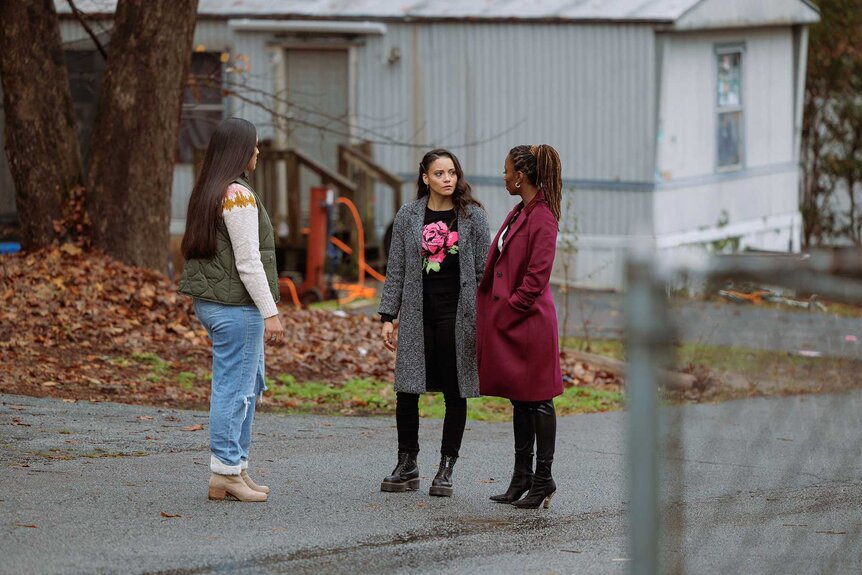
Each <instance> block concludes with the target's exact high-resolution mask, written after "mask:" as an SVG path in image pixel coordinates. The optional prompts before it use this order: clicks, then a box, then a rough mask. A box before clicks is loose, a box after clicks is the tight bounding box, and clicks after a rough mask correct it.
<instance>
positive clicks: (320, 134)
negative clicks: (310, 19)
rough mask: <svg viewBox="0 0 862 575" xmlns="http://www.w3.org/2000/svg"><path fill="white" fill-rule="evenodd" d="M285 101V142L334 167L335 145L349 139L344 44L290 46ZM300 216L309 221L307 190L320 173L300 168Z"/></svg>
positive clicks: (335, 162) (346, 53)
mask: <svg viewBox="0 0 862 575" xmlns="http://www.w3.org/2000/svg"><path fill="white" fill-rule="evenodd" d="M285 63H286V66H287V70H286V84H287V100H288V101H289V102H290V103H291V105H290V106H289V107H288V114H289V115H290V117H292V118H294V120H295V121H293V122H291V123H290V126H289V133H288V145H289V146H290V147H292V148H298V149H300V150H302V151H303V152H305V153H306V154H308V155H309V156H311V157H312V158H314V159H315V160H317V161H318V162H320V163H322V164H323V165H324V166H326V167H327V168H330V169H331V170H333V171H337V169H338V144H341V143H346V142H348V141H349V133H350V125H349V122H350V109H349V108H350V106H349V102H350V97H349V90H348V77H349V73H348V52H347V50H346V49H330V50H323V49H293V48H288V49H287V50H286V54H285ZM300 173H301V175H300V185H301V186H302V188H301V189H302V194H301V198H302V204H301V220H302V221H303V222H307V221H308V220H307V217H308V197H309V193H308V190H309V188H310V187H311V186H313V185H318V181H319V180H318V178H317V177H316V176H315V175H313V174H309V173H307V171H306V170H301V172H300Z"/></svg>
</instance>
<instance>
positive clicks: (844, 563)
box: [0, 392, 862, 575]
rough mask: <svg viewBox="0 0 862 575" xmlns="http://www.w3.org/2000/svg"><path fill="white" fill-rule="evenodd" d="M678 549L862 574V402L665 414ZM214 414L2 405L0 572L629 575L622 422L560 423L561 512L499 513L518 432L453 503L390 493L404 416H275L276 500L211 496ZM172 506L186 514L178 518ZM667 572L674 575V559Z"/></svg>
mask: <svg viewBox="0 0 862 575" xmlns="http://www.w3.org/2000/svg"><path fill="white" fill-rule="evenodd" d="M663 417H664V421H665V423H666V427H665V429H668V430H676V431H677V432H678V433H672V434H667V435H666V437H677V438H682V440H683V444H684V446H683V447H682V448H681V450H680V451H678V452H668V453H667V457H665V458H664V462H665V465H666V467H665V473H664V475H663V481H662V486H663V492H664V496H663V497H664V501H665V503H666V505H665V506H664V515H663V525H664V531H663V539H662V542H663V557H664V559H665V561H666V565H667V566H670V565H672V564H673V563H674V562H678V563H679V564H680V565H681V566H682V568H683V572H687V573H698V574H701V573H781V574H792V573H800V574H802V573H804V574H811V573H824V574H826V573H828V574H830V575H836V574H847V575H850V574H853V575H858V574H859V573H860V572H862V392H856V393H854V394H851V395H843V396H807V397H798V398H783V399H768V400H766V399H757V400H746V401H739V402H729V403H725V404H721V405H700V406H688V407H682V408H668V409H665V410H664V411H663ZM206 422H207V418H206V414H205V413H202V412H193V411H178V410H176V411H174V410H164V409H157V408H149V407H138V406H127V405H119V404H107V403H100V404H91V403H89V402H79V403H65V402H62V401H58V400H43V399H33V398H28V397H21V396H8V395H6V396H3V395H0V430H2V434H0V443H1V444H2V445H0V447H2V449H0V463H2V465H0V557H2V561H0V573H8V574H16V575H17V574H22V573H39V574H43V573H44V574H54V573H82V574H83V573H87V574H91V573H124V574H125V573H147V574H153V573H164V574H168V573H171V574H183V575H185V574H189V575H191V574H207V573H234V572H242V573H265V574H270V573H408V572H409V573H415V574H421V573H439V572H447V573H489V574H490V573H523V572H525V571H526V572H541V573H589V574H605V573H608V574H611V573H614V574H616V573H625V572H627V570H628V568H629V567H630V563H629V557H628V551H627V539H626V533H627V527H626V499H627V495H626V485H625V484H626V472H625V456H624V453H625V443H624V441H625V414H623V413H609V414H594V415H582V416H573V417H567V418H561V419H560V421H559V435H558V446H557V459H556V463H555V467H554V470H555V477H556V480H557V483H558V485H559V492H558V494H557V496H556V497H555V498H554V500H553V503H552V505H551V508H550V509H548V510H538V511H521V510H517V509H514V508H512V507H510V506H503V505H498V504H494V503H492V502H490V501H488V496H489V495H491V494H493V493H496V492H498V491H499V490H501V489H503V488H504V487H505V485H506V483H507V481H508V473H509V469H510V467H511V455H510V442H511V431H510V428H509V426H508V425H506V424H483V423H477V422H469V423H468V430H467V433H466V436H465V440H464V445H463V448H462V457H461V459H460V460H459V461H458V463H457V466H456V468H455V481H456V491H455V496H454V497H453V498H451V499H445V498H431V497H429V496H428V495H427V489H428V486H429V483H430V478H431V477H433V474H434V472H435V471H436V464H437V462H438V459H439V458H438V455H437V446H438V445H439V444H438V442H439V435H440V428H441V423H440V422H439V421H436V420H423V422H422V427H421V431H420V433H421V440H422V446H423V451H422V453H420V466H421V469H422V475H423V482H422V490H421V491H419V492H412V493H406V494H393V493H381V492H380V491H379V481H380V479H381V478H382V477H383V476H384V475H386V474H387V473H388V472H389V471H390V470H391V468H392V466H393V464H394V460H395V445H394V444H395V429H394V421H393V420H391V419H390V418H325V417H310V416H284V415H277V414H268V413H262V414H260V415H259V417H258V419H257V422H256V428H255V432H256V435H255V447H254V452H253V453H252V472H253V475H254V476H255V477H256V478H257V479H259V480H260V482H262V483H266V484H268V485H269V486H270V487H271V488H272V489H273V494H272V495H271V497H270V500H269V501H268V502H267V503H265V504H240V503H236V502H212V501H208V500H207V498H206V481H207V477H208V474H209V471H208V468H207V461H208V459H209V455H208V451H207V435H206V431H205V430H204V431H184V430H183V427H187V426H194V425H198V424H203V425H204V426H205V425H206ZM162 513H165V514H169V515H178V517H164V516H162ZM666 569H669V567H666Z"/></svg>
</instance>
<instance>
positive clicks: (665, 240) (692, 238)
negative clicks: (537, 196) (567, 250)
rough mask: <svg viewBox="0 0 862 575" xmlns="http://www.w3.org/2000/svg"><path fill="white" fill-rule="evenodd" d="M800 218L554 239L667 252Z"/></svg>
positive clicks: (781, 226) (797, 225) (791, 224)
mask: <svg viewBox="0 0 862 575" xmlns="http://www.w3.org/2000/svg"><path fill="white" fill-rule="evenodd" d="M801 226H802V215H801V214H800V213H799V212H793V213H790V214H781V215H776V216H764V217H762V218H756V219H752V220H744V221H741V222H735V223H729V224H727V225H725V226H710V227H708V228H703V229H698V230H687V231H684V232H673V233H669V234H662V235H659V236H647V235H632V236H600V235H576V234H567V233H561V234H559V235H558V236H557V249H560V248H561V247H565V244H566V242H572V246H573V247H575V248H578V249H580V248H603V249H628V248H632V247H634V246H643V245H644V244H647V245H652V246H654V247H655V248H657V249H670V248H677V247H681V246H686V245H693V244H702V243H707V242H714V241H717V240H723V239H727V238H730V237H736V236H741V237H745V236H750V235H753V234H759V233H764V232H771V231H775V230H786V229H795V230H796V229H801Z"/></svg>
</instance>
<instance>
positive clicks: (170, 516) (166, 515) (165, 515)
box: [159, 511, 182, 519]
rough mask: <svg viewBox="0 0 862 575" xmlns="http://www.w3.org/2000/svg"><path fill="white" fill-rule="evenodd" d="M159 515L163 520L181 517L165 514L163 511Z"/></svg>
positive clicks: (176, 514) (177, 514)
mask: <svg viewBox="0 0 862 575" xmlns="http://www.w3.org/2000/svg"><path fill="white" fill-rule="evenodd" d="M159 515H161V516H162V517H164V518H165V519H175V518H177V517H182V515H180V514H179V513H165V512H164V511H162V512H161V513H159Z"/></svg>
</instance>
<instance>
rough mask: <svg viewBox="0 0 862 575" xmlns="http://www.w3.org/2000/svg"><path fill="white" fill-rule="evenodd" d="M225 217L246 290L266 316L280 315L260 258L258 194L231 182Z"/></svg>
mask: <svg viewBox="0 0 862 575" xmlns="http://www.w3.org/2000/svg"><path fill="white" fill-rule="evenodd" d="M222 217H223V218H224V223H225V225H226V226H227V233H228V236H230V243H231V245H232V246H233V257H234V260H235V261H236V269H237V271H239V277H240V279H241V280H242V283H243V285H244V286H245V289H246V291H248V294H249V295H250V296H251V299H252V300H254V303H255V305H256V306H257V309H259V310H260V314H261V315H262V316H263V317H265V318H267V317H271V316H274V315H276V314H278V309H276V307H275V300H274V299H273V297H272V293H271V292H270V291H269V284H268V283H267V281H266V272H265V271H264V270H263V263H261V261H260V239H259V234H258V221H257V217H258V215H257V203H256V202H255V200H254V194H252V193H251V191H250V190H249V189H248V188H246V187H245V186H241V185H240V184H231V185H230V186H229V187H228V189H227V193H226V194H225V197H224V203H223V210H222Z"/></svg>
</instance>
